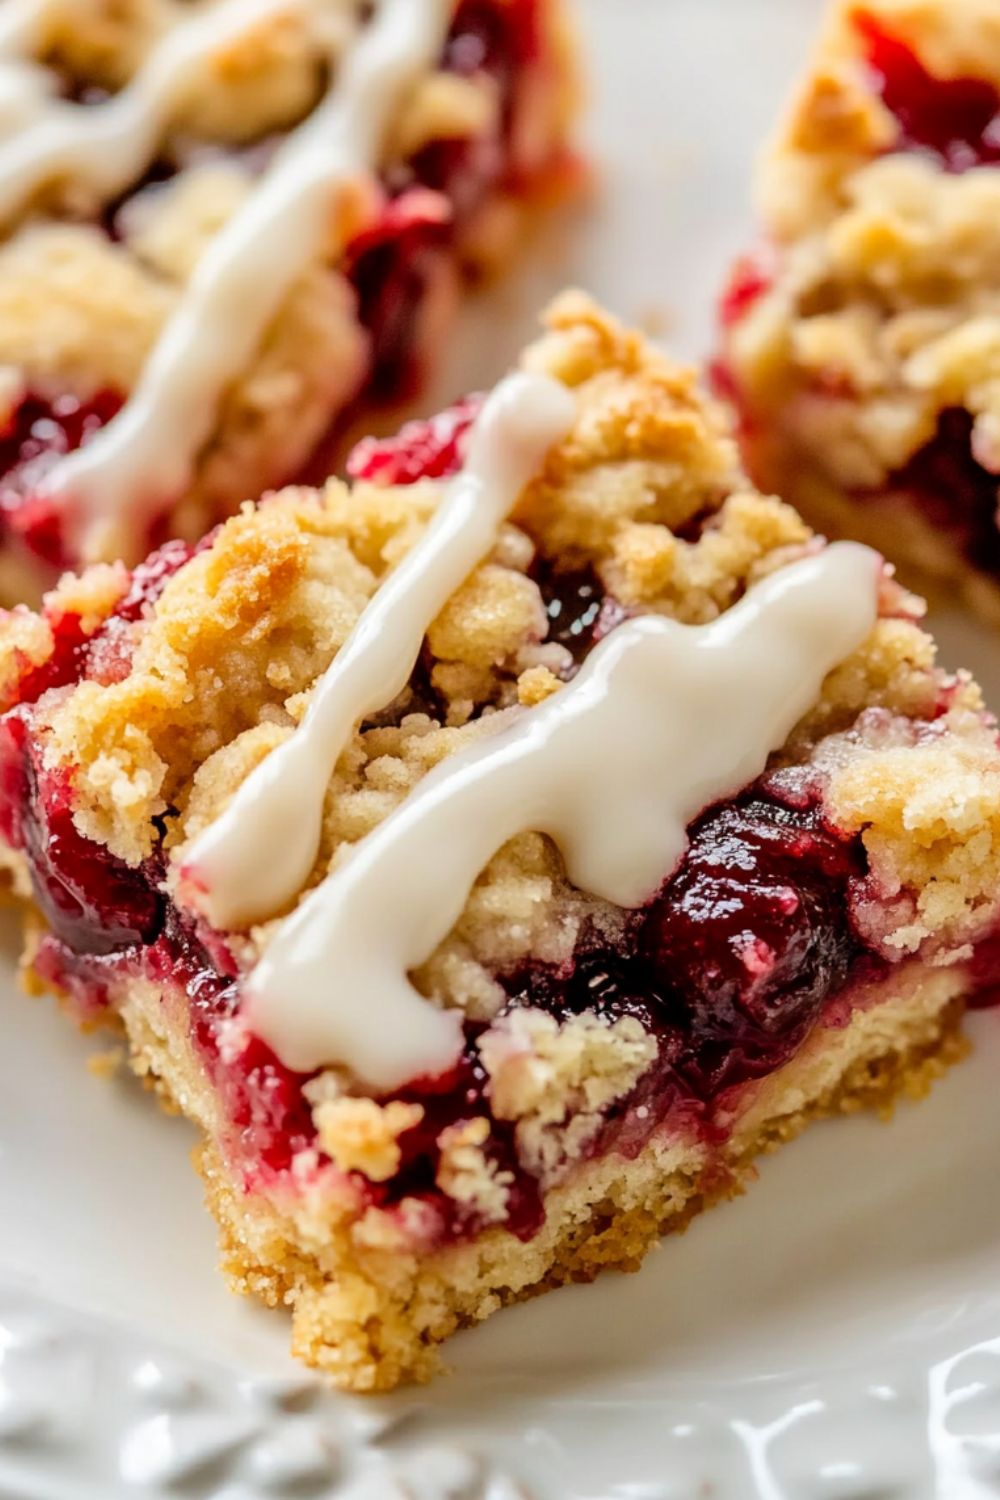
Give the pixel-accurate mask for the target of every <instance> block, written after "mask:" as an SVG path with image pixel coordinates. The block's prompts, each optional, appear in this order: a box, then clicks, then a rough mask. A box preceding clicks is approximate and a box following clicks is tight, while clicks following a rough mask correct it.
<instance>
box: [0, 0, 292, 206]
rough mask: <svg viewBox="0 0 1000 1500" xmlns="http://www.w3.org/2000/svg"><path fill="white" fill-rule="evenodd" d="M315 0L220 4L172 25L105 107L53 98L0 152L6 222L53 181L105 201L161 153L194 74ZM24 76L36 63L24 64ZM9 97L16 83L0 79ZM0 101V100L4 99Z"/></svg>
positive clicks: (224, 0) (228, 1)
mask: <svg viewBox="0 0 1000 1500" xmlns="http://www.w3.org/2000/svg"><path fill="white" fill-rule="evenodd" d="M311 4H312V0H218V3H217V4H214V5H211V6H209V7H208V8H207V9H199V10H198V11H197V12H196V13H195V14H194V15H193V16H192V17H191V18H190V19H189V20H186V21H181V22H179V23H178V24H177V25H176V26H174V27H173V28H172V29H171V30H170V31H169V32H168V33H167V35H166V36H165V37H164V39H163V41H161V42H160V43H159V44H158V45H157V46H156V47H154V48H153V50H152V52H151V53H150V55H149V57H148V59H147V60H146V62H145V63H144V64H143V66H142V67H141V68H140V69H139V71H138V73H136V75H135V77H134V78H133V79H132V80H131V82H130V83H129V84H128V85H127V86H126V87H125V88H123V89H122V90H121V92H120V93H118V94H114V95H113V96H112V97H111V98H110V99H107V100H105V101H103V102H102V103H100V104H92V105H87V106H86V107H83V108H82V107H81V106H80V105H79V104H73V103H69V102H67V101H66V100H62V99H59V98H52V99H51V100H50V102H49V104H48V107H47V109H46V110H45V111H44V112H43V113H42V114H41V115H40V116H38V117H37V118H35V119H34V120H33V121H32V123H31V126H30V128H29V129H25V130H23V131H22V132H21V133H20V134H19V135H17V136H16V137H14V138H13V139H11V140H9V141H7V142H6V143H5V144H4V145H3V147H2V149H0V219H6V218H8V217H9V216H10V215H11V214H13V213H16V212H17V210H18V209H19V208H20V207H21V206H22V204H23V203H24V202H25V200H26V199H27V198H29V197H30V196H31V195H32V193H34V192H37V190H38V189H39V188H40V187H42V186H44V185H45V184H46V183H48V182H52V181H53V180H55V179H59V178H65V179H68V180H70V181H72V182H73V183H82V184H84V185H85V186H86V187H87V188H88V189H90V191H91V192H92V193H94V194H95V195H96V196H97V197H98V198H99V199H100V200H101V201H102V202H107V201H108V200H109V199H111V198H113V197H115V196H116V194H118V193H121V192H123V191H124V190H125V189H126V188H127V187H129V186H130V185H131V184H132V183H134V182H135V181H136V180H137V179H138V178H139V177H140V176H141V175H142V173H143V172H144V171H145V170H146V168H147V167H148V166H149V163H150V162H151V161H152V159H153V157H154V156H155V155H156V151H157V147H158V146H159V144H160V140H161V139H162V136H163V133H164V130H165V129H166V127H167V126H168V125H169V123H170V118H171V115H172V114H173V112H174V109H175V108H176V104H177V100H178V98H179V97H180V96H181V95H182V94H183V92H184V91H185V90H186V89H188V88H189V87H190V83H191V70H192V68H194V67H196V66H197V65H198V64H199V63H200V62H202V61H204V60H205V59H206V58H210V57H212V56H213V55H214V54H215V53H217V52H220V51H222V50H223V49H224V48H225V47H226V46H227V45H228V44H229V43H231V42H233V41H235V40H237V39H238V38H239V37H241V36H244V35H246V33H247V32H249V31H251V30H252V29H253V27H254V26H256V25H257V24H259V23H260V22H261V21H265V20H267V19H269V18H270V17H272V16H279V15H286V14H293V15H294V14H296V13H306V12H307V11H308V10H309V9H310V7H311ZM22 67H23V71H24V74H25V76H27V75H28V73H29V72H30V71H34V70H31V69H30V65H28V64H24V65H22ZM0 84H5V85H6V88H5V92H6V91H7V90H9V89H10V88H11V85H12V80H11V79H10V78H9V77H8V78H6V79H4V78H3V75H0ZM0 101H2V95H0Z"/></svg>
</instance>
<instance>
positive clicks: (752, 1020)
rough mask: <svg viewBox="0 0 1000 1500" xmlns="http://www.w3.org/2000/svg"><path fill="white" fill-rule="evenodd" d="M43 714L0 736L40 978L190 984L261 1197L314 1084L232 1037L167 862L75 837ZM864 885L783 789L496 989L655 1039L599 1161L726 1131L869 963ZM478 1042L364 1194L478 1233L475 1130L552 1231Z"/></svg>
mask: <svg viewBox="0 0 1000 1500" xmlns="http://www.w3.org/2000/svg"><path fill="white" fill-rule="evenodd" d="M31 715H32V709H31V708H30V707H27V706H22V707H20V708H18V709H15V710H13V711H11V712H9V713H8V714H7V715H6V716H5V717H4V719H3V720H2V721H0V726H2V731H0V735H2V737H0V749H2V755H0V823H2V831H3V833H4V836H5V837H6V838H7V839H8V841H9V842H10V843H11V844H13V845H14V846H15V847H18V848H21V849H23V850H24V851H25V853H26V854H27V856H28V859H29V864H30V868H31V876H32V881H33V884H34V888H35V894H36V899H37V901H38V903H39V906H40V907H41V909H42V911H43V912H44V914H45V917H46V919H47V921H48V923H49V926H50V932H49V934H48V935H47V936H46V938H45V939H44V940H43V943H42V947H41V951H40V953H39V955H38V959H37V967H38V969H39V971H40V972H41V974H42V975H43V977H45V978H47V979H49V980H50V981H52V982H54V983H56V984H57V985H59V986H60V987H62V988H63V989H65V990H67V991H68V992H69V993H70V994H71V995H73V996H74V997H75V998H76V999H77V1001H78V1002H79V1003H80V1004H81V1005H82V1006H85V1007H88V1008H91V1009H93V1008H94V1007H96V1006H99V1005H100V1004H101V1003H103V1002H104V1001H105V999H106V998H107V996H108V994H109V987H110V986H111V985H112V983H113V982H114V981H115V980H116V978H117V979H121V978H123V977H128V976H133V977H134V976H142V977H145V978H147V979H149V980H152V981H153V982H155V983H157V984H161V985H163V987H164V999H165V1003H166V1004H168V1005H170V1004H173V1003H176V1002H175V1000H174V997H175V996H176V994H177V990H178V987H179V989H180V991H181V992H182V993H183V994H184V995H185V997H186V1005H187V1014H188V1026H189V1033H190V1036H191V1040H192V1042H193V1044H194V1046H195V1048H196V1049H197V1051H198V1053H199V1054H200V1056H201V1057H202V1059H203V1062H204V1064H205V1067H206V1070H207V1072H208V1075H209V1077H210V1079H211V1080H212V1082H213V1085H214V1087H215V1089H216V1090H217V1093H218V1095H219V1097H220V1101H221V1104H222V1108H223V1111H224V1117H225V1118H226V1119H227V1120H228V1122H229V1125H230V1146H231V1149H232V1151H233V1152H234V1155H235V1159H236V1160H238V1161H240V1162H241V1163H242V1164H243V1168H244V1170H245V1172H246V1174H247V1179H248V1182H253V1181H255V1180H260V1178H261V1174H263V1176H264V1178H269V1177H270V1175H272V1174H274V1173H275V1172H283V1171H285V1170H286V1169H288V1168H289V1166H290V1165H291V1162H292V1159H293V1157H294V1156H295V1155H296V1154H297V1153H298V1152H299V1151H300V1150H302V1149H303V1148H304V1147H306V1146H310V1145H313V1144H314V1143H315V1138H314V1131H313V1127H312V1122H311V1116H310V1109H309V1106H308V1103H307V1101H306V1099H305V1097H304V1095H303V1092H302V1086H303V1084H304V1082H305V1081H306V1080H305V1078H304V1077H302V1076H301V1075H297V1074H294V1073H292V1072H291V1071H289V1070H288V1069H287V1068H285V1067H283V1066H282V1064H281V1063H280V1062H279V1061H278V1059H277V1058H276V1057H275V1056H274V1054H273V1053H272V1052H271V1051H270V1050H269V1049H268V1048H267V1046H266V1045H265V1044H264V1043H263V1042H262V1041H260V1040H259V1039H257V1038H253V1037H251V1038H250V1039H249V1040H248V1041H247V1039H246V1038H240V1039H239V1040H238V1041H237V1042H236V1043H235V1044H234V1043H233V1042H232V1041H231V1040H230V1039H229V1037H228V1035H227V1028H229V1027H230V1026H231V1023H232V1020H233V1017H234V1016H235V1015H236V1013H237V1011H238V1007H239V997H240V984H239V978H238V969H237V965H236V963H235V961H234V960H233V958H232V956H231V955H230V954H229V952H228V950H227V948H226V947H225V944H224V942H223V940H222V939H221V938H219V936H218V935H217V934H210V933H207V932H204V931H198V930H197V929H196V927H195V925H194V923H193V921H192V919H191V918H189V917H188V916H186V915H185V914H183V913H181V912H179V911H178V910H177V909H176V908H175V907H174V906H173V904H172V903H171V901H170V900H169V898H168V897H167V896H166V895H165V894H164V892H163V889H162V870H163V865H162V857H161V856H160V855H155V856H153V857H152V858H151V859H150V860H149V861H147V863H146V865H144V866H143V867H142V868H140V869H130V868H129V867H127V866H125V865H124V864H123V863H122V862H121V861H120V860H118V859H116V858H115V857H114V856H113V855H111V854H110V853H109V851H108V850H107V849H106V848H104V847H103V846H101V845H98V844H95V843H92V842H91V841H90V840H88V839H86V838H84V837H83V836H82V835H81V834H80V833H79V832H78V830H77V829H76V827H75V825H74V823H73V821H72V816H71V811H72V805H73V789H72V779H71V777H70V776H69V775H66V774H65V773H62V772H59V773H52V772H50V771H47V770H46V769H44V768H43V767H42V765H41V756H40V751H39V748H38V742H37V741H33V739H32V734H31ZM864 874H865V864H864V857H863V853H862V849H861V845H860V842H859V841H857V840H844V839H842V838H840V837H839V836H838V835H837V834H836V833H835V832H834V831H833V830H832V829H830V828H829V827H828V826H827V825H826V824H825V822H824V820H823V816H822V810H821V807H820V806H819V803H818V801H817V799H816V798H815V796H813V797H809V796H805V797H803V796H801V795H796V796H795V797H792V796H791V795H785V794H784V793H782V791H781V789H780V786H779V785H778V782H776V781H774V780H773V779H772V780H771V781H770V782H768V783H766V784H765V783H763V782H762V783H759V784H758V785H757V786H756V787H754V788H751V789H750V790H749V791H748V792H747V793H746V794H744V795H743V796H742V797H740V798H738V799H737V800H735V801H733V802H730V803H727V804H723V805H721V806H719V807H716V808H713V809H711V810H709V811H708V812H706V813H705V814H704V815H703V816H702V817H701V818H700V819H698V821H697V822H696V823H695V824H694V825H693V826H692V828H691V842H690V848H689V850H688V852H687V854H686V855H685V857H684V859H683V860H682V862H681V864H680V866H679V868H678V869H677V871H676V872H675V873H674V875H673V876H672V877H671V878H670V879H669V880H668V881H667V883H666V884H665V885H664V887H663V889H662V890H661V891H660V892H659V893H658V894H657V896H656V897H655V899H654V900H653V901H652V902H650V904H649V905H648V906H647V907H646V908H644V909H643V910H642V911H640V912H636V913H630V914H623V927H622V931H621V935H620V936H619V938H618V939H617V940H616V941H615V942H614V943H609V941H608V939H607V937H606V936H602V935H601V934H600V932H599V931H598V929H597V928H596V927H594V928H592V929H590V930H587V931H585V932H584V933H583V935H582V936H581V938H580V941H579V944H578V947H577V952H576V954H575V956H574V959H573V961H572V963H571V964H570V965H568V966H567V967H566V968H565V969H562V970H555V969H552V968H551V967H546V966H542V965H526V966H524V967H522V968H521V969H519V970H518V971H517V972H515V973H509V974H506V975H501V976H499V977H500V979H501V982H502V984H503V986H504V988H505V989H506V991H507V994H508V996H509V1001H508V1005H509V1008H511V1009H514V1008H517V1007H520V1006H526V1005H530V1006H534V1007H540V1008H542V1009H543V1010H546V1011H548V1012H550V1013H551V1014H553V1015H555V1016H558V1017H568V1016H571V1015H576V1014H579V1013H581V1012H583V1011H593V1010H596V1011H597V1012H598V1013H599V1014H602V1015H605V1016H607V1017H608V1018H609V1019H611V1020H614V1019H616V1018H618V1017H621V1016H624V1015H631V1016H635V1017H637V1018H638V1019H640V1020H641V1022H642V1024H643V1025H644V1027H645V1028H646V1029H647V1030H648V1031H650V1032H651V1033H652V1034H653V1035H654V1036H655V1037H656V1039H657V1042H658V1045H659V1054H658V1058H657V1061H656V1062H655V1063H654V1065H653V1066H652V1067H651V1068H650V1069H649V1070H648V1071H647V1073H646V1075H645V1076H644V1077H643V1079H642V1080H641V1081H640V1083H639V1085H638V1086H637V1088H636V1089H635V1090H634V1092H633V1093H632V1095H630V1096H629V1097H628V1098H626V1099H624V1100H621V1101H618V1102H617V1103H616V1104H615V1105H614V1106H613V1108H612V1109H611V1110H610V1111H609V1112H608V1113H607V1115H606V1117H605V1119H604V1121H603V1123H602V1125H601V1127H600V1129H599V1131H598V1132H597V1134H596V1136H595V1137H594V1139H593V1140H592V1142H591V1145H590V1148H589V1149H590V1150H591V1151H592V1152H594V1153H599V1152H605V1151H611V1150H615V1151H620V1152H622V1153H624V1154H626V1155H628V1154H631V1153H634V1152H635V1151H637V1150H639V1149H640V1147H641V1145H642V1143H643V1142H644V1140H646V1139H647V1138H648V1136H649V1134H650V1133H651V1132H652V1131H653V1130H654V1129H655V1128H656V1127H657V1126H658V1125H660V1124H661V1123H662V1122H663V1121H664V1120H665V1119H666V1118H667V1117H668V1116H669V1117H670V1118H671V1119H673V1120H675V1121H678V1122H679V1121H687V1122H688V1123H689V1124H690V1125H691V1126H695V1127H697V1128H699V1129H701V1130H703V1131H705V1132H707V1133H708V1134H709V1135H710V1137H711V1138H715V1137H716V1136H717V1135H718V1134H719V1132H720V1130H722V1131H723V1132H724V1124H721V1123H720V1121H722V1120H723V1119H724V1111H725V1102H726V1096H727V1091H729V1090H731V1089H732V1088H734V1087H736V1086H739V1085H741V1084H744V1083H746V1082H748V1081H750V1080H753V1079H756V1078H760V1077H763V1076H765V1075H767V1074H768V1073H770V1072H772V1071H773V1070H774V1069H776V1068H778V1067H780V1066H781V1065H782V1064H783V1063H784V1062H786V1061H787V1060H788V1059H789V1058H790V1057H791V1056H792V1055H793V1054H794V1052H795V1051H796V1049H797V1048H798V1047H799V1046H800V1045H801V1043H802V1041H803V1039H804V1037H805V1036H806V1035H807V1034H808V1032H809V1030H810V1029H811V1028H812V1026H813V1025H814V1024H815V1023H816V1021H817V1019H818V1017H819V1016H820V1015H821V1014H822V1012H823V1009H824V1007H825V1006H826V1005H827V1002H828V1001H830V999H831V997H833V996H835V995H836V994H837V993H838V992H840V991H842V990H843V989H844V987H845V985H846V984H848V983H849V982H850V981H851V980H852V978H854V977H856V976H857V975H859V974H860V973H861V972H862V971H864V972H867V971H868V970H870V969H871V968H872V967H873V965H874V963H875V960H873V959H872V958H871V957H870V956H868V955H867V954H866V953H865V952H864V950H863V949H862V946H861V944H860V942H859V941H858V939H857V938H856V936H855V934H854V930H853V927H852V923H851V917H850V901H851V892H852V886H853V884H854V882H855V881H858V880H861V879H863V877H864ZM481 1031H482V1027H481V1025H475V1024H472V1023H470V1024H469V1025H468V1026H467V1030H466V1035H467V1042H466V1048H465V1051H464V1053H463V1056H462V1058H461V1060H460V1062H459V1064H458V1065H457V1067H456V1068H455V1069H454V1070H453V1071H452V1072H451V1073H450V1074H449V1075H448V1076H447V1077H444V1078H438V1079H435V1080H425V1081H422V1082H420V1083H417V1084H415V1085H413V1086H412V1087H411V1088H410V1089H408V1090H407V1091H404V1097H408V1098H410V1099H414V1100H417V1101H419V1102H420V1104H421V1105H422V1106H423V1108H424V1111H425V1114H424V1118H423V1120H422V1121H421V1123H420V1124H419V1125H417V1126H416V1127H415V1128H414V1129H412V1130H411V1131H409V1132H407V1133H406V1135H405V1136H404V1137H402V1138H401V1142H400V1144H401V1148H402V1153H403V1154H402V1162H401V1165H400V1169H399V1171H398V1173H397V1174H396V1176H395V1177H394V1178H393V1179H391V1180H390V1181H389V1182H387V1183H383V1184H378V1185H371V1184H364V1188H363V1190H364V1191H365V1192H366V1193H368V1194H369V1199H370V1201H371V1202H373V1203H377V1204H379V1205H381V1206H383V1207H385V1208H388V1209H391V1208H393V1207H394V1205H397V1204H399V1203H401V1201H402V1200H403V1199H404V1198H405V1199H407V1200H411V1201H412V1200H418V1201H420V1202H422V1203H423V1205H424V1208H425V1211H426V1213H427V1215H428V1216H429V1218H430V1219H432V1221H433V1223H434V1225H435V1230H434V1232H435V1233H436V1234H437V1235H438V1236H439V1237H442V1238H449V1237H452V1238H454V1237H460V1236H462V1235H463V1234H466V1233H468V1232H470V1231H471V1230H473V1229H474V1228H476V1227H477V1223H476V1220H475V1217H474V1215H471V1214H470V1213H468V1212H467V1211H466V1210H463V1209H462V1208H461V1206H459V1205H458V1204H456V1203H455V1202H454V1201H453V1200H452V1199H451V1198H449V1197H447V1196H445V1195H444V1194H443V1193H441V1192H440V1190H439V1189H438V1188H437V1186H436V1173H437V1170H438V1165H439V1161H440V1146H439V1144H438V1137H439V1136H440V1134H441V1132H442V1130H444V1129H446V1128H447V1127H448V1126H449V1125H453V1124H458V1123H459V1122H464V1121H467V1120H469V1119H470V1118H475V1117H479V1116H481V1117H483V1118H485V1119H486V1120H487V1121H488V1123H489V1128H490V1134H489V1140H488V1145H487V1148H486V1149H487V1152H488V1153H489V1154H490V1155H491V1156H492V1158H493V1160H494V1162H495V1165H496V1167H497V1169H498V1170H499V1171H501V1172H503V1173H504V1174H506V1176H505V1179H504V1180H506V1181H507V1182H508V1184H509V1188H508V1194H509V1200H508V1207H509V1224H510V1227H511V1228H512V1229H513V1230H514V1232H515V1233H517V1234H519V1235H521V1236H523V1237H525V1238H528V1237H530V1235H532V1234H533V1233H535V1232H536V1230H537V1229H538V1227H539V1225H540V1223H541V1218H542V1206H541V1197H540V1191H539V1185H538V1183H537V1181H536V1180H535V1178H534V1177H533V1176H532V1174H531V1173H530V1172H528V1171H527V1170H525V1168H524V1167H523V1165H522V1164H521V1163H520V1161H519V1159H518V1153H517V1148H516V1142H515V1137H514V1132H513V1129H512V1127H511V1126H510V1125H509V1124H508V1123H506V1122H504V1121H499V1120H495V1119H494V1118H493V1116H492V1113H491V1109H490V1097H489V1080H488V1078H487V1076H486V1074H485V1072H484V1070H483V1069H482V1066H481V1063H480V1061H479V1055H478V1050H477V1047H476V1041H477V1038H478V1036H479V1034H480V1033H481Z"/></svg>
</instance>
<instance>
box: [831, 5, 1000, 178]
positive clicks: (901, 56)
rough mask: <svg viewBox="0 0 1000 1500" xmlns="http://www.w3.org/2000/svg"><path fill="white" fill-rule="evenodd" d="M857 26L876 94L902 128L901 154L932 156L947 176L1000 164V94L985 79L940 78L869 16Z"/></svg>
mask: <svg viewBox="0 0 1000 1500" xmlns="http://www.w3.org/2000/svg"><path fill="white" fill-rule="evenodd" d="M854 24H855V25H856V27H857V28H858V30H859V31H860V32H861V34H862V35H863V37H864V39H865V43H866V46H867V52H868V62H869V67H870V70H871V75H872V80H873V83H874V86H875V89H876V91H877V93H878V95H879V97H880V98H881V100H882V102H883V104H884V105H885V106H886V108H887V109H888V110H889V111H890V112H891V113H892V114H893V115H894V116H895V118H896V121H897V124H898V126H899V137H898V141H897V146H896V149H897V150H900V151H926V152H930V153H931V154H932V155H934V156H936V157H937V158H938V159H939V160H940V161H941V162H942V163H943V165H944V166H945V167H946V168H947V170H948V171H949V172H967V171H968V170H969V169H970V168H971V167H982V166H989V165H992V164H994V163H996V162H1000V90H997V88H996V87H995V86H994V85H993V84H992V83H989V82H988V81H986V80H985V79H982V78H936V77H935V76H934V74H933V73H929V72H928V71H927V69H926V68H925V67H924V65H923V63H922V62H921V61H920V58H919V57H918V56H917V55H916V53H915V52H914V51H913V49H912V48H911V47H909V46H907V44H906V43H905V42H902V41H900V40H899V39H898V38H897V37H894V36H893V35H892V34H891V33H890V32H888V31H886V30H885V29H884V27H883V26H882V24H881V23H880V22H879V21H878V20H876V19H875V17H874V16H872V15H869V14H868V12H866V11H863V10H862V11H859V12H857V13H856V15H855V17H854Z"/></svg>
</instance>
